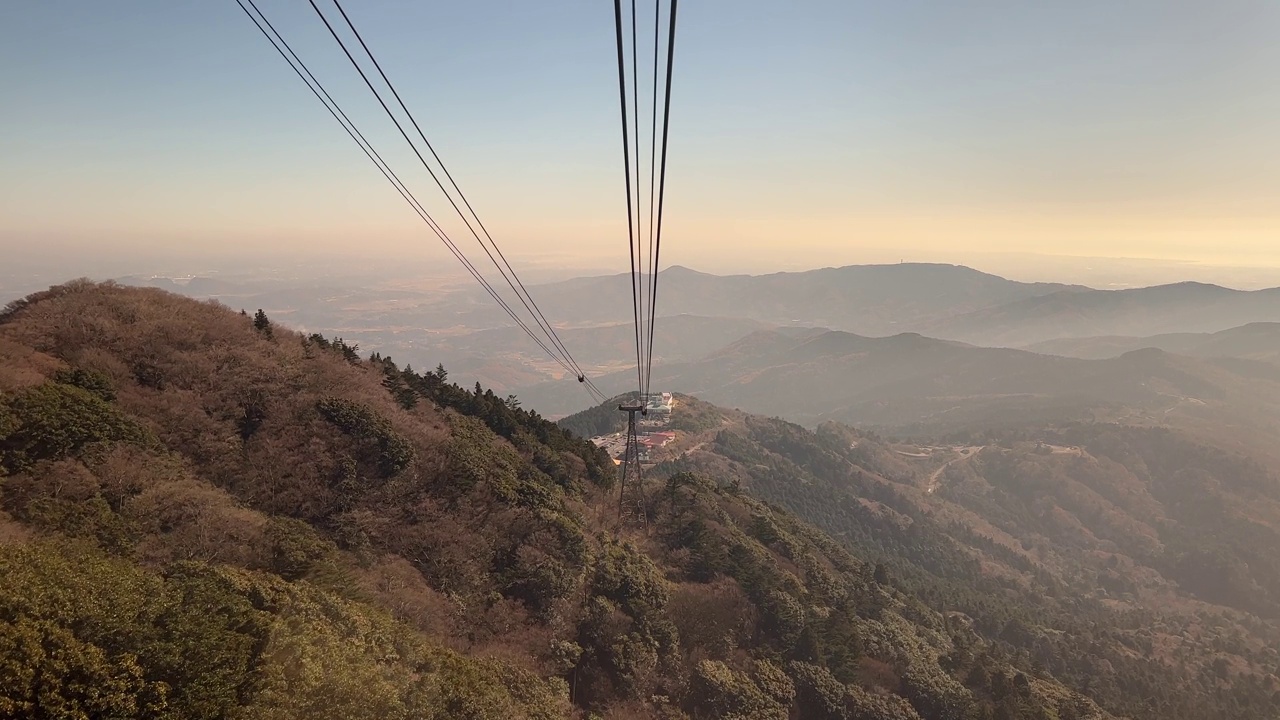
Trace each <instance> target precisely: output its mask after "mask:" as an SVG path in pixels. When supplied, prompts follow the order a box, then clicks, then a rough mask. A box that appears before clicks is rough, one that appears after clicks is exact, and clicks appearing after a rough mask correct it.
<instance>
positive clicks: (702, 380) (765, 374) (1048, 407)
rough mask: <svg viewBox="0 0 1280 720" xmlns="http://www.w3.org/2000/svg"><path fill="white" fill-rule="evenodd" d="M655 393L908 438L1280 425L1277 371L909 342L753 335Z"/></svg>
mask: <svg viewBox="0 0 1280 720" xmlns="http://www.w3.org/2000/svg"><path fill="white" fill-rule="evenodd" d="M631 380H632V378H631V377H630V375H629V374H627V373H625V372H619V373H615V374H611V375H606V376H604V377H602V378H598V379H597V380H596V384H597V385H598V386H599V387H600V388H601V389H603V390H605V391H606V392H614V391H617V392H621V391H623V390H626V389H628V388H629V387H631V385H632V383H631ZM653 383H654V387H656V388H660V389H662V390H664V391H666V390H674V391H677V392H683V393H688V394H691V395H696V396H698V397H700V398H703V399H706V400H708V401H710V402H714V403H716V404H718V405H722V406H728V407H737V408H741V409H743V410H745V411H748V412H753V413H757V414H763V415H771V416H777V417H783V418H787V419H789V420H792V421H795V422H800V423H804V424H807V425H814V424H817V423H819V422H822V421H827V420H837V421H840V422H845V423H849V424H853V425H861V426H870V427H878V428H888V429H896V430H897V431H909V432H947V431H950V430H953V429H956V428H960V427H969V426H974V425H978V426H990V427H1010V426H1016V425H1018V424H1020V423H1024V422H1065V421H1073V420H1093V419H1120V418H1123V419H1130V420H1132V419H1134V418H1135V417H1148V418H1158V419H1161V420H1171V419H1173V418H1175V417H1186V418H1189V419H1192V420H1194V421H1195V422H1198V423H1207V422H1209V419H1210V418H1219V420H1221V417H1222V416H1220V415H1218V414H1217V413H1219V412H1220V411H1222V410H1223V408H1225V407H1228V406H1229V407H1230V408H1231V413H1232V415H1231V416H1232V417H1236V418H1239V417H1248V418H1249V421H1250V423H1249V424H1250V428H1251V429H1252V430H1256V431H1260V432H1265V431H1267V430H1266V429H1267V428H1274V427H1275V426H1276V422H1277V420H1280V414H1278V411H1280V366H1277V365H1274V364H1270V363H1265V362H1258V361H1250V360H1244V359H1230V360H1221V361H1219V360H1208V359H1198V358H1190V357H1183V356H1180V355H1174V354H1171V353H1167V352H1164V351H1162V350H1159V349H1143V350H1137V351H1133V352H1129V353H1126V354H1124V355H1122V356H1120V357H1115V358H1109V359H1095V360H1086V359H1079V358H1068V357H1059V356H1053V355H1043V354H1038V353H1032V352H1028V351H1025V350H1016V349H1007V348H984V347H975V346H971V345H965V344H963V343H957V342H953V341H947V340H938V339H934V338H927V337H923V336H921V335H917V334H911V333H908V334H901V335H895V336H892V337H886V338H867V337H862V336H859V335H853V334H850V333H845V332H839V331H827V330H817V329H811V330H787V331H776V330H766V331H758V332H755V333H752V334H751V335H748V336H747V337H745V338H743V339H741V340H739V341H737V342H735V343H733V344H731V345H729V346H726V347H725V348H722V349H721V350H719V351H717V352H715V353H712V354H711V355H708V356H707V357H706V358H704V359H702V360H699V361H697V362H692V363H678V364H672V365H666V366H662V367H655V369H654V379H653ZM559 390H560V392H559V394H557V392H556V388H555V387H554V386H543V387H539V388H530V389H528V390H526V391H523V392H522V393H521V397H522V398H523V399H524V400H525V401H526V402H528V403H531V404H532V405H533V406H535V407H544V406H545V407H547V408H548V409H547V410H546V412H552V410H551V409H550V408H552V407H556V405H555V403H556V400H557V398H564V395H563V388H559ZM1224 422H1225V421H1224Z"/></svg>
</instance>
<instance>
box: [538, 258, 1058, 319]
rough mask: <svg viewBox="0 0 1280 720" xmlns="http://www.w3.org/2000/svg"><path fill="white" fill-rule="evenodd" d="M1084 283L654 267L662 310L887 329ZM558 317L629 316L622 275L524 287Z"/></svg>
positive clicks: (922, 269) (915, 272)
mask: <svg viewBox="0 0 1280 720" xmlns="http://www.w3.org/2000/svg"><path fill="white" fill-rule="evenodd" d="M1082 289H1083V288H1078V287H1073V286H1067V285H1058V284H1052V283H1021V282H1015V281H1012V280H1006V279H1004V278H1002V277H998V276H996V275H989V274H987V273H983V272H979V271H977V270H973V269H972V268H967V267H963V266H959V265H940V264H923V263H903V264H898V265H850V266H847V267H839V268H822V269H820V270H808V271H805V272H783V273H773V274H770V275H729V276H720V275H709V274H707V273H701V272H696V271H694V270H690V269H688V268H684V267H679V266H676V267H672V268H668V269H667V270H663V271H662V272H661V273H660V274H659V292H658V308H659V312H660V313H661V314H664V315H666V314H678V313H689V314H693V315H709V316H720V317H740V318H750V319H753V320H759V321H762V322H766V323H771V324H788V323H800V324H804V325H818V326H825V327H832V328H838V329H841V330H848V331H850V332H857V333H861V334H867V335H887V334H891V333H894V332H900V331H902V330H912V329H916V326H917V325H919V324H921V323H925V322H930V321H933V320H936V319H939V318H945V317H950V316H953V315H958V314H961V313H965V312H972V311H976V310H980V309H983V308H990V307H995V306H999V305H1003V304H1007V303H1010V302H1014V301H1017V300H1022V299H1025V298H1031V297H1036V296H1039V295H1046V294H1049V293H1053V292H1074V291H1077V290H1082ZM533 293H534V295H535V297H537V299H538V303H539V304H540V305H541V306H542V308H543V309H544V310H546V311H547V313H548V315H549V316H551V317H554V318H556V319H557V320H558V321H564V322H569V323H577V322H622V321H625V320H627V319H629V318H630V317H631V276H630V275H627V274H623V275H609V276H603V277H593V278H577V279H574V280H567V281H565V282H560V283H554V284H550V285H541V286H539V287H537V288H534V289H533Z"/></svg>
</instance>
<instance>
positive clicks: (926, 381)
mask: <svg viewBox="0 0 1280 720" xmlns="http://www.w3.org/2000/svg"><path fill="white" fill-rule="evenodd" d="M125 281H126V282H130V283H134V284H150V285H158V286H163V287H165V288H166V289H169V290H174V291H177V292H181V293H184V294H189V295H194V296H197V297H212V298H219V299H221V300H223V301H224V302H226V303H227V304H229V305H231V307H232V308H233V309H239V308H242V307H243V308H246V309H248V310H250V311H252V310H254V309H256V308H259V307H261V308H265V309H266V310H267V311H268V312H269V313H270V314H271V315H272V317H279V318H280V319H281V320H284V321H287V322H290V323H293V324H295V325H297V326H301V327H303V328H305V329H307V331H308V332H311V331H319V332H323V333H330V334H335V335H341V336H343V337H344V338H346V339H347V341H348V342H358V343H359V345H360V348H361V351H362V352H368V351H372V350H377V351H379V352H381V353H383V354H384V355H391V356H393V357H394V358H396V359H397V360H399V361H401V362H409V363H412V364H413V365H414V366H416V367H434V366H435V365H436V364H437V363H444V365H445V366H446V368H448V369H449V370H450V371H451V373H453V377H455V378H457V379H458V380H459V381H461V382H464V383H471V382H474V381H477V380H478V381H481V382H483V383H485V384H491V385H493V386H494V387H495V388H496V389H498V390H501V391H503V392H507V393H515V394H517V395H519V396H520V398H521V400H522V401H523V402H524V403H525V404H526V407H532V408H536V409H538V410H539V412H542V413H544V414H546V415H548V416H551V417H555V416H560V415H564V414H567V413H571V412H574V411H576V410H579V409H582V408H583V407H584V406H585V402H586V401H587V400H588V398H587V396H586V394H585V393H580V392H577V388H576V387H575V386H576V383H573V382H572V381H571V380H567V379H565V378H564V377H563V376H562V373H561V372H560V368H558V367H557V366H556V365H555V364H553V363H551V362H550V361H549V359H548V358H547V357H546V356H545V355H543V354H542V352H541V351H540V350H539V349H538V348H537V347H536V346H534V345H533V343H531V342H530V341H529V340H528V339H527V338H525V337H523V334H522V333H521V332H520V331H518V330H516V329H514V328H512V327H511V326H509V325H508V324H507V323H506V322H505V318H504V317H503V316H502V315H501V311H500V310H498V309H497V308H495V307H494V306H493V303H492V301H491V300H490V299H489V298H487V297H481V295H480V294H479V293H478V292H477V291H475V290H473V289H472V288H471V287H469V286H458V285H456V284H454V285H440V286H438V287H437V286H432V285H430V284H429V283H427V284H425V285H423V286H422V287H416V288H412V289H406V288H404V287H400V286H396V287H380V286H373V285H371V286H360V285H358V284H350V285H348V286H338V285H334V286H331V287H326V286H321V285H317V284H314V283H311V284H308V283H297V282H295V283H279V284H273V283H271V282H268V281H254V282H244V283H233V282H226V281H222V280H216V279H207V278H194V279H191V280H189V281H186V282H185V284H183V283H177V282H173V281H166V280H164V279H150V278H129V279H126V280H125ZM531 290H532V293H533V295H534V297H535V298H536V299H537V301H538V303H539V306H540V307H541V308H542V310H543V311H544V313H545V314H546V316H547V317H548V318H550V319H551V320H552V321H553V322H554V323H555V324H556V325H557V327H558V333H559V334H560V336H561V338H562V339H563V340H564V342H565V344H566V345H567V346H568V347H569V349H570V352H572V353H573V354H574V356H575V358H576V359H577V361H578V362H579V363H580V364H582V365H583V366H584V367H585V368H586V369H587V370H588V373H589V374H591V375H592V377H593V379H595V380H596V383H597V385H599V386H600V387H601V388H602V389H604V390H606V391H607V392H621V391H624V390H627V389H630V388H631V387H632V386H633V384H634V380H635V370H634V367H635V346H634V344H635V331H634V327H633V325H632V310H631V292H632V286H631V277H630V275H629V274H619V275H609V276H596V277H583V278H576V279H572V280H567V281H562V282H556V283H551V284H544V285H538V286H536V287H532V288H531ZM658 309H659V318H658V322H657V324H656V329H657V335H658V337H657V342H656V343H655V350H654V363H655V370H654V381H655V382H661V383H663V385H664V387H663V389H670V390H676V391H681V392H689V393H696V394H699V395H701V396H703V397H706V398H708V399H710V400H712V401H715V402H718V403H720V404H727V405H731V406H741V407H743V408H744V409H750V410H751V411H753V412H761V413H768V414H777V415H781V416H785V417H789V418H792V419H795V420H798V421H802V422H806V423H808V422H814V421H818V420H822V419H826V418H838V419H841V420H843V421H846V422H850V423H862V424H872V425H877V426H906V425H913V424H915V423H921V422H927V423H936V422H942V421H949V420H950V417H949V416H948V413H953V412H954V411H952V410H951V409H950V408H952V407H953V406H955V405H956V404H957V402H955V400H956V398H967V399H974V398H980V399H981V400H980V401H978V402H968V401H966V402H965V403H964V407H965V408H966V409H965V411H964V412H966V413H974V412H978V411H979V409H980V408H986V410H984V412H989V413H990V416H991V417H992V419H993V421H994V420H996V419H999V418H1002V417H1008V416H1010V415H1011V414H1012V415H1014V416H1017V413H1022V412H1029V411H1030V408H1036V409H1037V410H1036V411H1037V412H1050V408H1052V411H1051V412H1052V413H1055V414H1058V415H1062V414H1065V415H1073V414H1074V415H1079V414H1081V413H1088V412H1093V411H1094V410H1095V409H1096V408H1097V407H1099V403H1103V404H1106V403H1112V404H1118V405H1122V406H1125V407H1133V406H1140V407H1144V408H1156V407H1160V406H1161V403H1162V402H1165V400H1167V398H1169V397H1178V396H1186V397H1200V394H1204V392H1207V391H1204V392H1201V391H1200V390H1198V389H1197V388H1199V387H1200V386H1201V385H1203V383H1200V380H1202V379H1203V378H1204V377H1205V376H1206V374H1208V375H1214V374H1218V373H1224V372H1225V373H1229V374H1232V375H1242V376H1244V377H1253V376H1255V375H1259V374H1261V375H1263V376H1265V375H1266V374H1267V373H1268V372H1269V370H1267V368H1266V367H1261V368H1260V367H1257V366H1253V365H1248V366H1246V365H1240V364H1239V362H1237V364H1236V365H1234V366H1231V368H1230V369H1228V367H1227V366H1226V365H1224V364H1223V363H1222V362H1217V361H1215V362H1213V363H1208V364H1206V363H1204V362H1200V363H1193V364H1192V365H1193V366H1188V365H1187V362H1190V361H1189V360H1184V359H1183V358H1176V357H1165V356H1162V355H1159V354H1150V353H1145V354H1144V353H1140V354H1138V355H1137V356H1135V357H1131V358H1128V359H1125V358H1121V357H1120V356H1122V355H1124V354H1125V353H1129V352H1132V351H1135V350H1143V349H1145V348H1154V349H1157V350H1164V351H1167V352H1170V353H1175V354H1177V355H1185V356H1190V357H1198V358H1203V359H1210V358H1220V357H1231V358H1236V359H1237V360H1238V361H1244V360H1273V359H1276V358H1277V357H1280V288H1276V289H1271V290H1258V291H1239V290H1231V289H1228V288H1223V287H1218V286H1215V285H1205V284H1200V283H1178V284H1173V285H1163V286H1156V287H1149V288H1140V289H1133V290H1095V289H1090V288H1085V287H1081V286H1072V285H1061V284H1052V283H1023V282H1016V281H1012V280H1008V279H1005V278H1001V277H998V276H996V275H991V274H987V273H983V272H979V271H977V270H973V269H971V268H967V267H963V266H956V265H940V264H917V263H903V264H897V265H855V266H848V267H840V268H824V269H819V270H810V271H806V272H788V273H774V274H770V275H755V276H752V275H732V276H717V275H710V274H706V273H701V272H696V271H694V270H690V269H688V268H683V267H678V266H677V267H672V268H669V269H667V270H664V271H663V272H662V273H661V275H660V284H659V295H658ZM1246 323H1250V324H1249V325H1247V326H1245V327H1240V326H1242V325H1245V324H1246ZM1233 328H1234V329H1233ZM828 330H830V331H831V332H828ZM930 338H937V340H933V339H930ZM961 343H967V344H968V345H964V344H961ZM973 346H984V347H973ZM991 348H1007V349H1003V350H997V349H991ZM1011 348H1021V350H1014V349H1011ZM1026 350H1033V351H1035V353H1036V354H1033V353H1029V352H1025V351H1026ZM1049 356H1062V357H1049ZM1105 359H1110V360H1113V362H1109V363H1102V364H1097V363H1096V362H1084V361H1086V360H1088V361H1098V360H1105ZM1193 379H1194V382H1193ZM1188 382H1189V383H1191V384H1190V385H1186V384H1185V383H1188ZM1221 382H1224V383H1226V384H1227V385H1231V384H1232V383H1233V382H1236V381H1232V380H1229V379H1227V380H1222V381H1221ZM1144 383H1146V384H1144ZM1197 383H1200V384H1199V385H1198V384H1197ZM1210 384H1212V383H1210ZM1197 392H1200V394H1197ZM886 397H893V398H894V402H893V403H892V404H886V402H885V400H884V398H886ZM1162 398H1164V399H1162ZM1014 410H1017V412H1016V413H1015V412H1014Z"/></svg>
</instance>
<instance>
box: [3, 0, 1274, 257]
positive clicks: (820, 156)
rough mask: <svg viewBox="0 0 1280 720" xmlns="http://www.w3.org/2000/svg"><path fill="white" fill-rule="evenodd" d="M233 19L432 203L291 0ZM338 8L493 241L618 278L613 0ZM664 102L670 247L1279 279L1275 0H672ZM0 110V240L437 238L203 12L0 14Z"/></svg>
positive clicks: (88, 3)
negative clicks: (1219, 267)
mask: <svg viewBox="0 0 1280 720" xmlns="http://www.w3.org/2000/svg"><path fill="white" fill-rule="evenodd" d="M646 4H647V3H643V2H642V4H641V8H642V12H643V8H644V7H645V6H646ZM261 5H262V7H263V9H264V10H265V11H266V12H267V13H268V15H269V17H271V18H272V20H273V21H275V22H276V23H277V24H278V25H279V26H280V27H281V29H282V30H283V31H284V32H285V33H286V37H287V38H288V39H289V40H290V41H291V42H292V43H294V45H295V47H296V48H297V49H298V50H299V51H300V53H301V54H302V55H303V58H304V59H305V60H307V61H308V62H309V63H311V64H312V66H313V69H314V70H316V71H317V74H319V75H320V77H321V79H322V80H324V81H325V82H326V83H327V84H329V85H330V89H331V90H332V91H334V92H335V94H336V95H337V96H338V97H339V99H340V100H341V101H342V102H343V104H344V106H345V107H346V108H347V110H348V112H349V113H351V114H352V115H353V116H356V117H357V118H358V119H359V122H360V124H361V126H362V128H364V129H365V131H366V133H368V134H369V135H371V136H373V137H375V138H376V140H375V142H376V143H377V144H378V145H379V147H380V148H381V149H383V151H384V152H385V153H386V154H387V155H388V156H389V157H391V158H394V160H393V164H395V165H396V166H397V167H398V168H400V169H401V170H402V172H403V173H404V174H405V175H406V176H407V177H412V178H413V180H412V181H411V184H412V185H413V187H415V188H417V189H418V192H419V195H420V197H422V198H423V199H424V201H425V202H426V203H427V204H428V207H429V208H431V209H433V210H434V211H435V212H436V214H437V216H438V217H440V218H444V217H447V213H446V212H445V207H444V205H443V199H442V198H441V197H440V196H439V195H438V193H432V192H429V190H430V188H431V186H430V185H429V183H430V181H429V179H428V178H426V177H425V173H421V172H419V173H413V172H412V167H413V166H412V165H411V164H410V159H411V156H409V155H408V150H407V148H406V146H405V145H404V142H403V140H401V139H400V138H399V136H398V135H395V134H394V129H393V128H392V127H391V126H390V124H389V122H388V121H387V120H386V119H385V118H384V117H382V116H381V115H380V113H381V111H380V109H378V108H377V106H376V104H375V103H374V101H373V99H372V97H371V96H370V95H369V94H368V91H367V90H365V89H364V88H363V86H362V85H358V84H357V83H358V82H359V80H358V78H357V77H356V76H355V75H354V71H352V70H351V69H350V68H349V67H348V66H346V64H345V63H346V61H345V59H344V58H343V57H342V56H341V55H340V53H339V50H338V49H337V47H336V45H334V43H333V42H332V40H331V39H330V38H329V37H328V36H327V35H326V34H324V29H323V27H322V26H320V25H319V21H318V20H317V19H316V18H315V16H314V14H313V13H312V11H311V9H310V7H309V6H308V5H307V3H306V2H305V1H304V0H261ZM322 6H323V4H322ZM648 7H650V8H651V7H652V6H651V5H649V6H648ZM346 8H347V10H348V11H349V12H350V13H351V15H352V16H353V19H354V20H355V21H356V23H357V25H358V26H359V27H360V29H361V31H362V32H363V33H364V35H365V37H366V39H368V40H369V41H370V42H371V44H372V46H373V47H374V49H375V51H376V52H377V53H378V54H379V59H380V60H381V61H382V62H383V65H384V67H385V68H386V69H387V71H388V72H389V74H390V75H391V77H392V79H393V80H394V81H396V82H397V84H398V85H399V87H400V89H401V91H402V93H403V94H404V96H405V98H406V100H407V101H408V102H409V104H410V107H411V108H413V109H414V111H415V113H416V114H417V116H418V118H419V120H420V121H421V122H422V123H423V125H424V129H426V131H427V133H428V136H429V137H430V138H431V139H432V141H433V143H434V144H435V145H436V149H437V150H438V151H439V152H440V153H441V154H442V156H443V157H444V158H445V160H446V161H447V162H448V163H449V164H450V167H451V170H453V172H454V175H455V177H456V178H457V179H458V180H459V182H460V183H461V184H462V186H463V188H464V190H466V191H467V192H468V194H469V196H470V198H471V200H472V201H473V203H474V204H475V205H476V206H477V209H478V210H479V211H480V213H481V216H482V218H483V219H484V220H485V221H486V224H488V225H489V227H490V229H491V230H492V231H493V232H494V234H495V236H496V237H497V238H498V239H499V242H500V243H502V244H503V246H504V248H507V249H509V250H510V251H511V252H512V253H513V254H517V255H540V254H563V253H573V254H578V255H582V256H585V257H592V258H603V260H604V262H606V263H614V264H616V266H618V267H622V266H624V265H625V263H626V251H625V237H626V235H625V227H626V226H625V219H624V218H625V205H624V204H623V193H622V171H621V162H622V159H621V152H620V147H619V146H620V142H621V141H620V135H619V133H620V130H619V124H618V116H617V114H618V109H617V85H616V83H617V75H616V66H615V64H614V63H615V55H614V52H615V50H614V46H613V42H614V38H613V9H612V3H610V2H608V1H607V0H591V1H590V2H588V1H586V0H538V1H536V2H534V1H524V2H512V1H510V0H508V1H506V2H498V1H496V0H467V2H442V1H433V2H427V1H423V0H395V1H393V0H347V3H346ZM674 93H675V97H674V99H673V110H672V120H671V123H672V129H671V133H672V135H671V138H672V139H671V151H670V152H671V159H670V161H669V171H668V172H669V185H668V194H669V200H668V213H669V214H668V226H667V235H666V238H667V242H666V243H664V258H665V259H666V260H669V261H670V262H679V263H684V264H689V265H693V266H695V267H701V268H705V269H711V270H715V269H717V266H718V265H723V264H725V263H727V264H729V265H732V264H734V263H737V266H739V267H740V266H741V265H742V264H743V263H752V264H756V265H757V266H759V267H767V266H769V265H770V264H771V263H776V264H779V265H786V266H787V267H795V266H797V264H799V265H823V264H839V263H848V262H866V261H886V260H897V259H899V258H905V259H909V260H945V261H965V260H966V258H968V257H970V256H971V255H972V254H973V253H981V252H1041V253H1061V254H1070V255H1088V256H1104V257H1111V256H1115V257H1121V256H1125V257H1152V258H1169V259H1178V260H1197V261H1202V262H1210V263H1222V264H1237V265H1250V264H1257V265H1277V266H1280V3H1278V2H1275V0H1254V1H1247V0H1214V1H1212V2H1210V1H1209V0H1200V1H1198V2H1185V1H1180V0H1148V1H1134V0H1076V1H1073V2H1066V1H1065V0H1064V1H1057V2H1028V1H1026V0H1018V1H1016V2H1015V1H1010V2H972V1H970V2H961V1H957V0H931V1H928V2H925V1H912V0H895V1H893V2H885V1H876V2H853V1H851V0H797V1H796V2H777V1H776V0H770V1H767V2H766V1H765V0H737V1H736V2H728V1H726V0H686V2H685V3H682V5H681V17H680V26H679V38H678V41H677V49H676V76H675V89H674ZM0 98H3V105H2V107H3V112H2V113H0V250H3V251H4V253H5V254H8V253H14V252H17V253H23V252H28V251H29V250H28V249H30V248H41V249H46V250H47V249H50V248H54V249H58V250H59V251H62V250H63V249H71V250H74V249H76V248H88V247H92V248H99V249H101V248H112V249H116V248H118V249H119V251H120V253H121V254H123V255H127V254H130V253H138V252H146V251H150V250H152V249H156V248H165V249H166V250H167V251H169V252H174V251H175V250H176V251H179V252H181V251H185V250H187V249H190V250H192V251H193V252H195V251H198V252H208V253H244V254H245V255H246V256H251V255H252V253H254V252H258V251H261V250H262V249H263V248H272V249H275V250H282V251H289V250H303V249H305V250H307V251H309V252H316V253H324V252H332V251H339V250H348V251H350V250H352V249H357V250H359V251H361V252H368V253H375V254H383V253H385V254H387V255H392V254H396V253H400V254H406V253H413V254H424V253H434V252H437V250H438V241H437V240H435V238H434V237H432V236H429V235H428V234H426V231H425V228H424V227H423V226H422V225H421V223H420V221H419V220H418V219H417V217H416V216H414V215H413V214H411V213H410V211H409V210H408V208H407V207H406V206H405V205H404V204H403V201H402V200H400V198H399V197H398V196H396V195H395V194H394V193H393V191H392V190H391V188H390V187H389V186H387V185H386V183H385V181H384V180H383V179H382V178H381V176H379V175H378V174H377V173H376V171H375V170H374V169H373V167H372V166H371V165H369V164H368V161H367V160H366V159H365V158H364V157H363V155H361V154H360V153H359V151H358V150H357V149H356V147H355V146H354V144H352V143H351V141H350V140H349V139H348V138H347V137H346V136H345V134H343V133H342V131H341V130H340V129H339V127H338V126H337V124H336V123H334V121H333V120H332V118H330V117H329V116H328V115H327V114H326V113H325V112H324V111H323V109H322V108H321V106H320V105H319V104H318V103H317V102H316V100H315V99H314V98H313V97H312V96H311V95H310V94H309V92H308V91H307V90H306V88H305V87H304V86H303V85H302V84H301V83H300V82H299V81H298V79H297V78H296V77H294V76H293V74H292V73H291V71H289V69H288V68H287V67H286V66H285V65H284V63H283V62H282V61H281V60H280V58H279V57H278V56H276V55H275V53H274V51H273V50H272V49H271V48H270V46H268V45H267V44H266V42H265V41H264V40H263V38H262V37H261V36H260V35H258V33H257V30H256V29H254V28H253V27H252V25H250V24H249V22H248V20H247V19H246V18H245V17H244V16H243V15H242V14H241V11H240V9H239V8H238V7H237V6H236V5H235V3H234V2H233V1H232V0H112V1H110V2H104V1H103V0H3V1H2V2H0ZM428 198H429V199H428ZM450 227H453V226H450ZM458 237H461V235H460V234H458ZM477 252H478V251H477ZM664 264H666V263H665V262H664Z"/></svg>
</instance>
